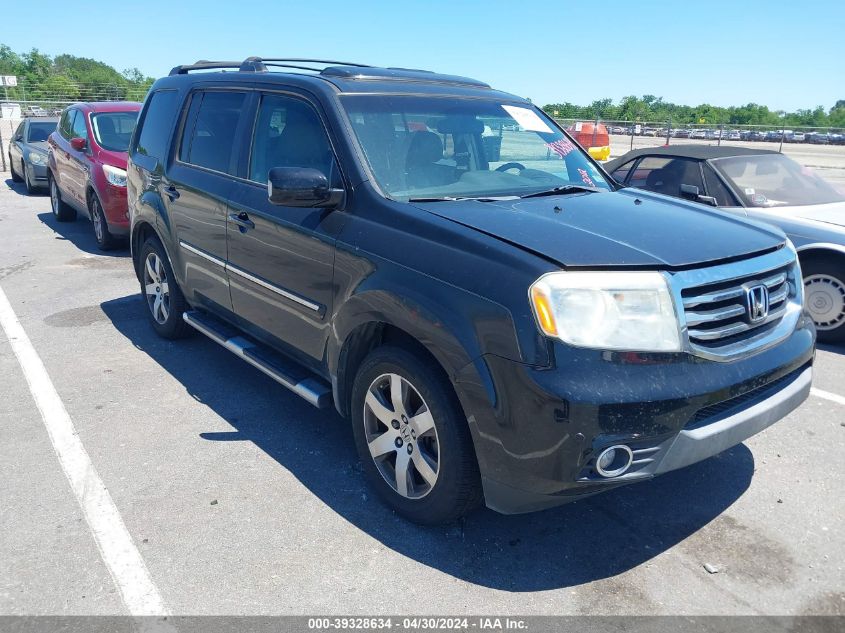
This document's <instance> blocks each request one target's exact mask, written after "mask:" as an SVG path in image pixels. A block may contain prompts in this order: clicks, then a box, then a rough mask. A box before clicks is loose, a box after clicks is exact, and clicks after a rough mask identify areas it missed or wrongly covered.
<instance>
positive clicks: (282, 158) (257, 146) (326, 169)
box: [249, 95, 334, 183]
mask: <svg viewBox="0 0 845 633" xmlns="http://www.w3.org/2000/svg"><path fill="white" fill-rule="evenodd" d="M333 164H334V159H333V155H332V150H331V146H330V145H329V139H328V137H327V136H326V132H325V129H324V128H323V124H322V122H321V121H320V117H319V116H318V115H317V113H316V112H315V111H314V109H313V108H312V107H311V106H309V105H308V104H307V103H305V102H303V101H300V100H298V99H292V98H290V97H282V96H276V95H267V96H265V97H263V98H262V99H261V107H260V108H259V111H258V121H257V123H256V126H255V136H254V138H253V142H252V153H251V155H250V162H249V178H250V180H254V181H256V182H262V183H264V182H267V173H268V172H269V171H270V169H272V168H273V167H311V168H313V169H319V170H320V171H321V172H323V173H324V174H325V175H326V176H327V177H328V178H332V176H333V174H332V173H331V172H332V171H333V170H332V166H333Z"/></svg>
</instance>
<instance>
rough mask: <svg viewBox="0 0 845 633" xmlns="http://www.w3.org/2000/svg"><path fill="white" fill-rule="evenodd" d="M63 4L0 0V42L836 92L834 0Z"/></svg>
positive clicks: (594, 86)
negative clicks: (2, 1) (0, 22)
mask: <svg viewBox="0 0 845 633" xmlns="http://www.w3.org/2000/svg"><path fill="white" fill-rule="evenodd" d="M72 7H74V4H73V3H68V2H66V1H64V2H56V1H54V0H46V1H43V0H42V1H40V2H38V3H37V4H35V5H33V4H29V3H21V2H15V3H12V4H11V5H10V7H7V8H6V9H5V11H4V13H5V18H6V19H4V28H3V33H2V35H0V42H2V43H5V44H7V45H9V46H10V47H11V48H12V49H13V50H15V51H17V52H23V51H27V50H29V49H30V48H32V47H36V48H38V49H39V50H41V51H42V52H44V53H47V54H49V55H56V54H60V53H70V54H73V55H77V56H81V57H93V58H95V59H98V60H101V61H104V62H106V63H108V64H110V65H112V66H114V67H115V68H117V69H118V70H123V69H125V68H130V67H133V66H134V67H138V68H139V69H140V70H141V71H142V72H144V73H145V74H148V75H152V76H156V77H158V76H161V75H163V74H166V73H167V72H168V71H169V69H170V68H171V67H172V66H175V65H177V64H180V63H188V62H193V61H196V60H197V59H230V58H231V59H241V58H244V57H247V56H249V55H263V56H265V57H318V58H323V59H340V60H344V61H356V62H361V63H367V64H374V65H385V66H403V67H411V68H425V69H429V70H436V71H439V72H445V73H451V74H459V75H467V76H471V77H475V78H478V79H482V80H484V81H487V82H488V83H491V84H492V85H493V86H494V87H496V88H499V89H502V90H506V91H508V92H513V93H516V94H519V95H521V96H525V97H530V98H531V99H532V100H533V101H534V102H535V103H537V104H538V105H544V104H546V103H551V102H555V103H556V102H563V101H570V102H572V103H576V104H579V105H586V104H588V103H590V102H591V101H593V100H594V99H600V98H603V97H611V98H612V99H613V100H614V101H618V100H619V99H620V98H621V97H623V96H625V95H629V94H634V95H638V96H639V95H643V94H653V95H656V96H662V97H663V98H664V99H665V100H667V101H673V102H676V103H683V104H687V105H698V104H700V103H711V104H713V105H720V106H727V105H740V104H745V103H748V102H755V103H760V104H764V105H767V106H769V107H770V108H772V109H775V110H778V109H783V110H788V111H793V110H796V109H798V108H813V107H815V106H817V105H822V106H824V107H825V109H828V108H830V107H831V106H832V105H833V104H834V103H835V102H836V100H838V99H845V28H843V27H845V2H843V1H842V0H838V1H835V0H804V1H802V2H800V3H799V2H794V1H793V2H780V1H778V0H769V1H760V0H740V1H739V2H737V1H732V2H729V1H723V0H709V1H707V2H695V1H693V0H675V1H673V2H669V1H658V0H633V1H632V0H626V1H624V2H622V1H616V0H607V1H605V2H603V3H601V4H599V3H588V2H557V3H552V2H536V1H535V2H530V1H525V0H523V1H518V0H511V1H509V2H500V1H498V0H488V1H486V2H475V1H462V0H450V1H442V0H430V1H428V2H410V1H405V2H401V1H400V0H395V1H394V2H383V1H367V0H346V1H335V0H311V1H310V2H303V1H299V2H286V1H283V0H279V1H276V2H272V1H265V0H251V1H250V2H248V3H247V2H243V3H238V2H231V1H227V2H216V1H214V0H206V1H205V2H195V1H193V0H186V1H180V0H169V1H167V2H165V1H161V0H145V1H136V2H131V3H130V2H112V3H93V4H89V5H87V7H88V8H86V9H85V10H84V11H83V12H80V13H77V14H76V15H77V18H78V19H77V20H74V21H73V24H74V25H76V26H78V27H80V28H77V29H71V28H64V29H61V28H58V27H59V25H60V24H61V23H65V24H68V23H69V20H67V19H66V18H67V16H68V13H69V12H70V11H74V12H76V11H77V10H76V9H72ZM34 8H35V10H36V11H37V14H38V18H37V19H36V20H33V17H32V11H33V9H34ZM51 14H55V15H56V16H62V17H60V20H61V21H60V20H53V19H51V18H50V15H51ZM83 16H84V20H83ZM17 24H20V25H21V28H15V25H17ZM31 24H36V25H37V28H31V27H30V26H29V25H31ZM89 28H90V30H89V31H88V32H85V31H86V30H87V29H89ZM72 32H73V33H75V35H72ZM94 33H96V35H94Z"/></svg>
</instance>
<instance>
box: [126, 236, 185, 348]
mask: <svg viewBox="0 0 845 633" xmlns="http://www.w3.org/2000/svg"><path fill="white" fill-rule="evenodd" d="M139 261H140V275H139V276H140V278H141V296H142V297H143V298H144V305H145V306H146V307H147V317H148V318H149V319H150V323H151V324H152V326H153V329H154V330H155V331H156V334H158V335H159V336H161V337H162V338H166V339H171V340H173V339H178V338H183V337H184V336H186V335H187V334H188V333H189V331H190V329H191V328H190V326H189V325H188V324H187V323H185V321H184V320H183V319H182V315H183V314H184V313H185V311H186V310H187V309H188V303H187V301H185V296H184V295H183V294H182V291H181V290H180V289H179V285H178V284H177V283H176V277H175V276H174V275H173V269H172V268H171V267H170V261H169V260H168V259H167V253H165V251H164V247H163V246H162V245H161V242H159V241H158V239H157V238H155V237H151V238H149V239H147V241H146V242H144V245H143V246H142V247H141V253H140V259H139Z"/></svg>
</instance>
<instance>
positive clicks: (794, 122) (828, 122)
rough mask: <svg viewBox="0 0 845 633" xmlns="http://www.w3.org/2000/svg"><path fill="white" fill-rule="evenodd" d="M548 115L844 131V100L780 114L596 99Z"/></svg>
mask: <svg viewBox="0 0 845 633" xmlns="http://www.w3.org/2000/svg"><path fill="white" fill-rule="evenodd" d="M543 110H544V111H545V112H547V113H548V114H550V115H552V116H554V117H556V118H561V119H585V120H590V119H597V118H598V119H602V120H605V121H642V122H647V121H654V122H657V121H660V122H663V121H668V120H670V119H671V120H672V125H673V126H681V125H688V124H702V123H703V124H707V125H712V126H717V125H764V126H770V127H772V128H778V127H780V126H787V127H804V126H807V127H818V128H845V99H840V100H839V101H837V102H836V104H835V105H834V106H833V107H832V108H830V110H827V111H826V110H825V109H824V108H823V107H822V106H817V107H816V108H814V109H812V110H809V109H807V110H797V111H795V112H784V111H782V110H770V109H769V108H768V107H766V106H764V105H759V104H757V103H748V104H746V105H743V106H730V107H727V108H723V107H719V106H713V105H710V104H707V103H704V104H701V105H698V106H687V105H678V104H675V103H670V102H667V101H664V100H663V98H662V97H655V96H654V95H643V96H642V97H635V96H629V97H624V98H623V99H622V100H620V101H619V103H614V102H613V100H612V99H597V100H596V101H593V102H592V103H591V104H590V105H588V106H578V105H575V104H573V103H569V102H564V103H550V104H548V105H545V106H543Z"/></svg>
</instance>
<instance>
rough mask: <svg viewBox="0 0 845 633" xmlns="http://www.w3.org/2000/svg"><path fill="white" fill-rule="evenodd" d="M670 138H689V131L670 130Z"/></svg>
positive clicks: (681, 129)
mask: <svg viewBox="0 0 845 633" xmlns="http://www.w3.org/2000/svg"><path fill="white" fill-rule="evenodd" d="M672 136H674V137H675V138H689V137H690V131H689V130H687V129H684V128H678V129H675V130H672Z"/></svg>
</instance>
